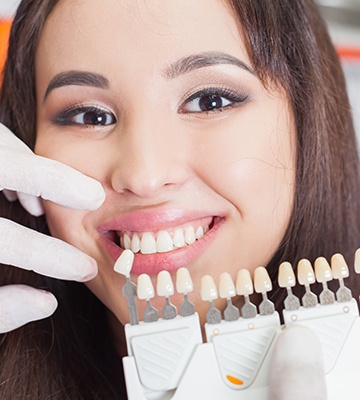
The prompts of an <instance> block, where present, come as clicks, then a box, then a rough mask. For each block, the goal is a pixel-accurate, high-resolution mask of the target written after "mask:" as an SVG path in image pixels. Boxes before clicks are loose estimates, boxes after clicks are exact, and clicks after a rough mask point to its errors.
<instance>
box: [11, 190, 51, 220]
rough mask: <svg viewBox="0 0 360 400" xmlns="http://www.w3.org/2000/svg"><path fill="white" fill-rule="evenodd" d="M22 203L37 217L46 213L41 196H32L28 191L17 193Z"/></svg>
mask: <svg viewBox="0 0 360 400" xmlns="http://www.w3.org/2000/svg"><path fill="white" fill-rule="evenodd" d="M17 197H18V199H19V202H20V204H21V205H22V206H23V207H24V208H25V210H26V211H27V212H28V213H29V214H31V215H34V216H35V217H40V215H43V214H45V210H44V206H43V203H42V201H41V199H40V198H39V197H35V196H32V195H30V194H27V193H21V192H19V193H17Z"/></svg>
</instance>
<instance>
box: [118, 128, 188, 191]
mask: <svg viewBox="0 0 360 400" xmlns="http://www.w3.org/2000/svg"><path fill="white" fill-rule="evenodd" d="M148 122H149V121H148ZM150 125H151V124H141V123H139V122H137V123H134V124H132V127H128V128H127V129H126V131H124V132H121V133H120V135H119V140H118V147H117V149H118V150H119V152H118V155H117V156H116V166H115V167H114V168H113V173H112V178H111V184H112V187H113V189H114V190H115V191H116V192H118V193H132V194H133V195H135V196H137V197H140V198H155V197H157V196H161V194H164V193H165V192H166V193H168V192H169V190H170V189H172V188H175V187H177V186H178V185H181V184H183V183H184V182H185V181H186V180H187V179H188V177H189V172H188V169H187V166H186V162H185V158H186V157H184V154H185V153H184V151H185V149H184V147H185V145H184V141H182V140H181V139H180V140H179V137H178V138H176V137H175V136H176V135H174V132H171V129H168V128H167V127H166V126H164V123H162V124H161V126H159V125H154V124H152V127H150ZM155 126H156V127H155Z"/></svg>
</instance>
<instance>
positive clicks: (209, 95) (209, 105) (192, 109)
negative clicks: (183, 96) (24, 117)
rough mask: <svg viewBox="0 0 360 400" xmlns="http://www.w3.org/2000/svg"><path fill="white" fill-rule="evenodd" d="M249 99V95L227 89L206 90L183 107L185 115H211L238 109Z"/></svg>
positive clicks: (194, 95) (186, 102)
mask: <svg viewBox="0 0 360 400" xmlns="http://www.w3.org/2000/svg"><path fill="white" fill-rule="evenodd" d="M247 98H248V96H247V95H243V94H240V93H235V92H232V91H230V90H227V89H219V88H206V89H204V90H201V91H199V92H196V93H194V94H193V95H191V96H190V97H189V98H188V99H187V100H186V101H185V102H184V103H183V105H182V106H181V108H180V112H181V113H184V114H187V113H188V114H191V113H193V114H196V113H205V114H206V113H211V112H216V111H223V110H225V109H227V108H231V107H236V106H238V105H240V104H241V103H243V102H244V101H245V100H246V99H247Z"/></svg>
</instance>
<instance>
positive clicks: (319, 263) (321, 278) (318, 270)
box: [314, 257, 333, 283]
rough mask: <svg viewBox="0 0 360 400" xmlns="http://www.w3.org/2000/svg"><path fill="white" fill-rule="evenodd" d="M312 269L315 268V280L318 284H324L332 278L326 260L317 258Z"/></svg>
mask: <svg viewBox="0 0 360 400" xmlns="http://www.w3.org/2000/svg"><path fill="white" fill-rule="evenodd" d="M314 267H315V276H316V280H317V281H318V282H319V283H324V282H328V281H331V280H332V278H333V276H332V273H331V268H330V265H329V263H328V262H327V260H326V258H324V257H319V258H317V259H316V260H315V264H314Z"/></svg>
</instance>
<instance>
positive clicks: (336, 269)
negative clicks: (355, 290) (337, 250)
mask: <svg viewBox="0 0 360 400" xmlns="http://www.w3.org/2000/svg"><path fill="white" fill-rule="evenodd" d="M331 270H332V276H333V278H335V279H344V278H347V277H348V276H349V268H348V266H347V264H346V261H345V259H344V257H343V255H342V254H334V255H333V256H332V257H331Z"/></svg>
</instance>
